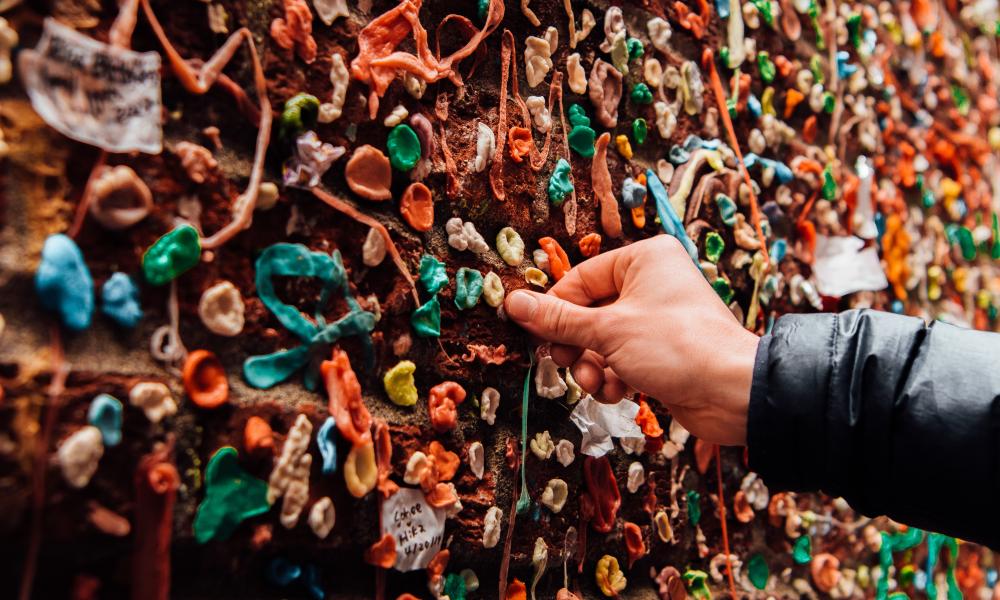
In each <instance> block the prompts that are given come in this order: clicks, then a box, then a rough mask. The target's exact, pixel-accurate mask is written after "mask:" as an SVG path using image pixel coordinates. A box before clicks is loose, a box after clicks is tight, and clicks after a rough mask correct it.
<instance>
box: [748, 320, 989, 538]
mask: <svg viewBox="0 0 1000 600" xmlns="http://www.w3.org/2000/svg"><path fill="white" fill-rule="evenodd" d="M750 396H751V397H750V409H749V417H748V424H747V444H748V446H749V454H750V468H751V469H753V470H754V471H757V472H758V473H759V474H760V475H761V477H762V478H763V480H764V482H765V483H767V484H768V486H769V487H770V488H771V489H772V491H776V490H794V491H815V490H821V491H823V492H825V493H827V494H830V495H832V496H842V497H843V498H844V499H846V500H847V502H848V503H849V504H850V505H851V507H853V508H854V509H855V510H856V511H858V512H860V513H862V514H865V515H868V516H878V515H882V514H885V515H888V516H889V517H891V518H892V519H894V520H897V521H899V522H901V523H904V524H907V525H911V526H914V527H919V528H921V529H927V530H930V531H937V532H941V533H945V534H948V535H952V536H956V537H960V538H962V539H966V540H970V541H976V542H979V543H982V544H985V545H988V546H991V547H993V548H1000V519H998V518H997V517H996V509H997V500H998V494H997V487H998V482H1000V470H998V457H1000V431H998V429H1000V400H998V397H1000V335H998V334H995V333H986V332H981V331H973V330H967V329H961V328H958V327H954V326H951V325H947V324H944V323H932V324H931V325H925V324H924V322H923V321H922V320H920V319H916V318H912V317H903V316H898V315H893V314H890V313H883V312H876V311H868V310H861V311H857V310H852V311H847V312H844V313H841V314H814V315H791V314H790V315H785V316H783V317H781V318H780V319H778V321H777V322H776V323H775V325H774V327H773V330H772V332H771V333H770V334H769V335H766V336H764V337H763V338H761V343H760V346H759V348H758V351H757V361H756V366H755V368H754V376H753V387H752V390H751V394H750Z"/></svg>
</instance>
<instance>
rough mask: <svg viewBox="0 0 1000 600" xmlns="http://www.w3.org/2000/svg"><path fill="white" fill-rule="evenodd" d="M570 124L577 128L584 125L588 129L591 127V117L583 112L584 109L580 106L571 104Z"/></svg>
mask: <svg viewBox="0 0 1000 600" xmlns="http://www.w3.org/2000/svg"><path fill="white" fill-rule="evenodd" d="M569 124H570V125H572V126H574V127H576V126H578V125H583V126H586V127H589V126H590V117H588V116H587V112H586V111H585V110H583V107H582V106H580V105H579V104H571V105H570V107H569Z"/></svg>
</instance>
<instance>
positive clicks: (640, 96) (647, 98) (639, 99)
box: [629, 83, 653, 104]
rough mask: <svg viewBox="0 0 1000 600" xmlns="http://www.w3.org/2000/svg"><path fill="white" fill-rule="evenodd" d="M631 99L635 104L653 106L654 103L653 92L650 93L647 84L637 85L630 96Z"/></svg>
mask: <svg viewBox="0 0 1000 600" xmlns="http://www.w3.org/2000/svg"><path fill="white" fill-rule="evenodd" d="M629 98H631V99H632V102H634V103H635V104H652V103H653V92H651V91H650V89H649V86H648V85H646V84H645V83H637V84H635V86H633V87H632V92H631V93H630V94H629Z"/></svg>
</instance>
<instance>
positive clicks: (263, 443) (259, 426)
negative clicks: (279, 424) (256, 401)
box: [243, 416, 274, 454]
mask: <svg viewBox="0 0 1000 600" xmlns="http://www.w3.org/2000/svg"><path fill="white" fill-rule="evenodd" d="M262 448H267V449H268V450H270V451H272V452H273V451H274V431H273V430H272V429H271V426H270V425H269V424H268V423H267V421H265V420H264V419H261V418H260V417H258V416H252V417H250V418H249V419H247V424H246V426H244V428H243V449H244V450H246V451H247V454H253V453H254V452H256V451H258V450H261V449H262Z"/></svg>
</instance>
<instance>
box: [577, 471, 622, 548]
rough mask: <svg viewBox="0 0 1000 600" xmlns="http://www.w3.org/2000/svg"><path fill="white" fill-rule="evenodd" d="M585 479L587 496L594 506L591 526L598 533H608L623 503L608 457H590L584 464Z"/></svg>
mask: <svg viewBox="0 0 1000 600" xmlns="http://www.w3.org/2000/svg"><path fill="white" fill-rule="evenodd" d="M583 477H584V479H585V480H586V482H587V494H588V495H589V496H590V500H591V501H592V503H593V505H594V517H593V519H592V520H591V521H590V525H591V527H593V528H594V531H597V532H598V533H608V532H610V531H611V529H612V527H614V524H615V516H616V515H617V514H618V507H619V506H621V503H622V497H621V493H620V492H619V491H618V481H617V480H615V473H614V471H613V470H612V469H611V462H610V461H609V460H608V457H607V456H602V457H600V458H594V457H593V456H588V457H587V459H586V460H585V461H584V463H583Z"/></svg>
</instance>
